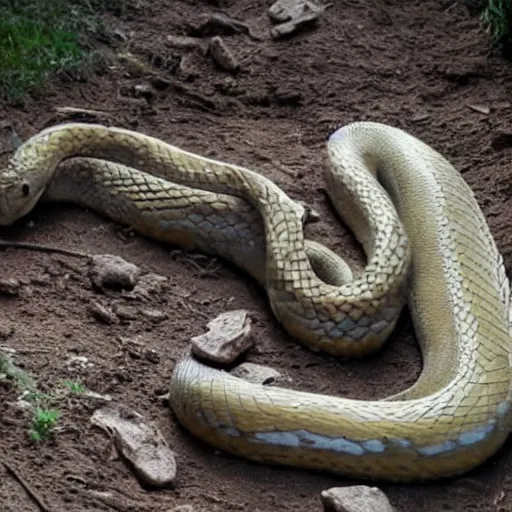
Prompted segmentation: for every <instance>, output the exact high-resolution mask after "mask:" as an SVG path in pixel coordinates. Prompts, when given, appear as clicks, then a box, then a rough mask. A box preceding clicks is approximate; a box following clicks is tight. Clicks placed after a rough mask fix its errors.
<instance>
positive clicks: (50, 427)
mask: <svg viewBox="0 0 512 512" xmlns="http://www.w3.org/2000/svg"><path fill="white" fill-rule="evenodd" d="M60 414H61V413H60V411H58V410H57V409H40V408H39V407H36V408H35V409H34V413H33V415H32V423H31V425H30V429H29V431H28V435H29V437H30V439H31V440H32V441H36V442H40V441H46V439H48V438H49V437H50V436H51V435H52V433H53V432H54V430H55V427H56V425H57V422H58V421H59V418H60Z"/></svg>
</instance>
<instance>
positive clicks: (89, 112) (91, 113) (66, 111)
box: [55, 107, 110, 117]
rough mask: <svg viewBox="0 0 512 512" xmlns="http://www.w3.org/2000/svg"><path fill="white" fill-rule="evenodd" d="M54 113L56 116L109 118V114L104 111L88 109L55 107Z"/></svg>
mask: <svg viewBox="0 0 512 512" xmlns="http://www.w3.org/2000/svg"><path fill="white" fill-rule="evenodd" d="M55 110H56V112H57V113H58V114H64V115H70V114H71V115H73V114H75V115H76V114H83V115H88V116H92V117H108V116H110V112H107V111H104V110H90V109H88V108H80V107H57V108H56V109H55Z"/></svg>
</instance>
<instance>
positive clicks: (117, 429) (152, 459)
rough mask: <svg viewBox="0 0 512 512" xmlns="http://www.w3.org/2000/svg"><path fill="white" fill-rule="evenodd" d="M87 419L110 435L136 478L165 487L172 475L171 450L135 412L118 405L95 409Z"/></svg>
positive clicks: (172, 454)
mask: <svg viewBox="0 0 512 512" xmlns="http://www.w3.org/2000/svg"><path fill="white" fill-rule="evenodd" d="M91 422H92V423H93V424H94V425H96V426H98V427H101V428H102V429H104V430H105V431H106V432H107V433H108V434H109V435H110V436H112V437H113V439H114V443H115V446H116V448H117V450H118V451H119V453H120V454H121V455H122V456H123V457H124V458H125V459H126V460H128V461H129V462H130V464H131V466H132V467H133V468H134V470H135V472H136V474H137V477H138V478H139V479H140V480H141V481H142V482H143V483H145V484H147V485H151V486H153V487H168V486H169V485H171V484H172V483H173V482H174V479H175V478H176V461H175V458H174V453H173V452H172V450H171V449H170V448H169V446H168V445H167V442H166V441H165V439H164V437H163V436H162V434H161V433H160V431H159V430H158V429H157V428H156V427H155V426H154V425H151V424H149V423H148V422H146V421H144V418H143V417H142V416H141V415H140V414H138V413H137V412H135V411H133V410H131V409H128V408H127V407H125V406H123V405H119V404H117V405H116V404H112V405H108V406H106V407H104V408H102V409H98V410H97V411H95V413H94V414H93V416H92V418H91Z"/></svg>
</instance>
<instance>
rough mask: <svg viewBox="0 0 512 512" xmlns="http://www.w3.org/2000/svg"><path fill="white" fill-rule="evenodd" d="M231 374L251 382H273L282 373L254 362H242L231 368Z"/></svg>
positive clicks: (278, 378)
mask: <svg viewBox="0 0 512 512" xmlns="http://www.w3.org/2000/svg"><path fill="white" fill-rule="evenodd" d="M230 373H231V375H234V376H235V377H239V378H241V379H244V380H246V381H248V382H252V383H253V384H263V385H265V384H273V383H274V382H275V381H277V380H280V379H281V377H282V375H281V373H279V372H278V371H277V370H274V368H270V367H269V366H263V365H262V364H256V363H242V364H239V365H238V366H237V367H235V368H233V370H231V372H230Z"/></svg>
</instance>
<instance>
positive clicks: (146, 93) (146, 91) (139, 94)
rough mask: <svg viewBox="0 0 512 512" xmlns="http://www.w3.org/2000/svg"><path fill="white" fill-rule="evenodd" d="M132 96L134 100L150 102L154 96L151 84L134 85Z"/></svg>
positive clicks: (154, 92)
mask: <svg viewBox="0 0 512 512" xmlns="http://www.w3.org/2000/svg"><path fill="white" fill-rule="evenodd" d="M133 94H134V96H135V97H136V98H145V99H147V100H152V99H154V97H155V96H156V91H155V89H153V87H152V86H151V84H148V83H143V84H135V85H134V86H133Z"/></svg>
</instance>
